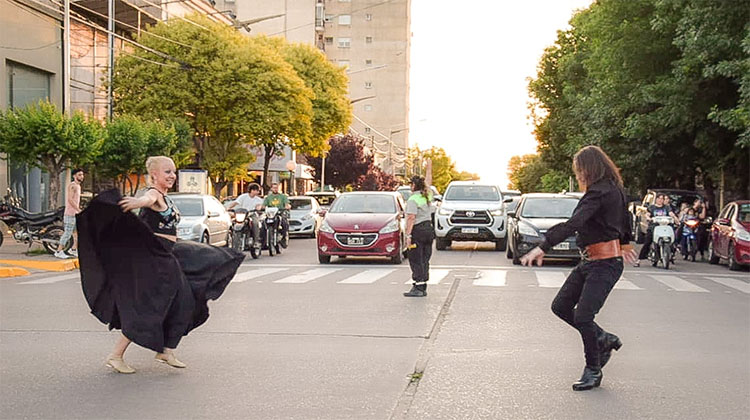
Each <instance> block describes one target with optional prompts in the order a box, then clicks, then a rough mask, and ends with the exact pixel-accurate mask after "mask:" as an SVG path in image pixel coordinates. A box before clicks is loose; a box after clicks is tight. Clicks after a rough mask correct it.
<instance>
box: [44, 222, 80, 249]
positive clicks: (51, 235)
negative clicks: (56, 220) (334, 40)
mask: <svg viewBox="0 0 750 420" xmlns="http://www.w3.org/2000/svg"><path fill="white" fill-rule="evenodd" d="M63 232H64V230H63V228H61V227H59V226H53V227H51V228H49V229H47V231H46V232H44V234H42V246H44V249H45V250H47V252H48V253H50V254H54V253H55V252H57V247H58V246H59V245H60V238H61V237H62V235H63ZM71 245H73V241H72V240H70V241H68V243H67V244H65V246H63V252H66V251H67V250H69V249H70V247H71Z"/></svg>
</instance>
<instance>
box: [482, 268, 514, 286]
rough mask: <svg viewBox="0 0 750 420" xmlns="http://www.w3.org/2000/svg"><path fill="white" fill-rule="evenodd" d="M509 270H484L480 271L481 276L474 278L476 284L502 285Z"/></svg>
mask: <svg viewBox="0 0 750 420" xmlns="http://www.w3.org/2000/svg"><path fill="white" fill-rule="evenodd" d="M507 276H508V272H507V271H505V270H483V271H480V272H479V278H478V279H476V280H474V286H489V287H502V286H505V280H506V278H507Z"/></svg>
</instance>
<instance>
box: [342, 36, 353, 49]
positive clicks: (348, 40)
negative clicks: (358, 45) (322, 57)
mask: <svg viewBox="0 0 750 420" xmlns="http://www.w3.org/2000/svg"><path fill="white" fill-rule="evenodd" d="M351 46H352V39H351V38H339V48H349V47H351Z"/></svg>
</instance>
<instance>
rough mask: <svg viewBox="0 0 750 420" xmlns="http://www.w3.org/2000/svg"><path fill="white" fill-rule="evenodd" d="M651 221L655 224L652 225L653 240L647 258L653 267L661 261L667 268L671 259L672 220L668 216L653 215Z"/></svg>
mask: <svg viewBox="0 0 750 420" xmlns="http://www.w3.org/2000/svg"><path fill="white" fill-rule="evenodd" d="M651 221H652V222H653V223H654V224H655V225H656V226H654V232H653V238H654V240H653V241H652V242H651V249H650V250H649V253H648V259H649V260H650V261H651V265H653V266H654V267H656V266H657V265H658V264H659V262H661V263H662V265H663V266H664V268H665V269H667V270H668V269H669V263H670V262H671V261H672V244H673V243H674V220H673V219H672V217H670V216H655V217H654V218H653V219H651Z"/></svg>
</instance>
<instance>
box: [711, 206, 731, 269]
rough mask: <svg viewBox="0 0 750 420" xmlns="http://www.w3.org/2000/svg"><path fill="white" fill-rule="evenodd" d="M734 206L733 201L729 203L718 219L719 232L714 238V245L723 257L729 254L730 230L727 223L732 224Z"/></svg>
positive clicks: (717, 228) (716, 251) (717, 227)
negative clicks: (731, 216) (731, 217)
mask: <svg viewBox="0 0 750 420" xmlns="http://www.w3.org/2000/svg"><path fill="white" fill-rule="evenodd" d="M732 207H733V206H732V204H731V203H730V204H727V205H726V206H725V207H724V209H723V210H722V211H721V213H720V214H719V217H718V219H717V220H716V231H717V232H716V235H715V237H714V238H713V239H715V242H714V244H713V246H714V252H715V253H716V254H717V255H718V256H720V257H722V258H725V257H726V256H727V255H728V254H729V253H728V252H727V248H728V247H729V230H728V229H727V227H728V226H727V225H730V224H731V221H730V219H729V218H730V215H731V213H732Z"/></svg>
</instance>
